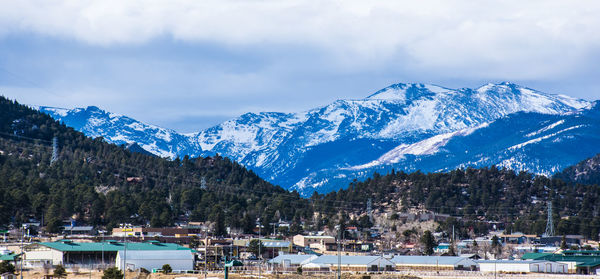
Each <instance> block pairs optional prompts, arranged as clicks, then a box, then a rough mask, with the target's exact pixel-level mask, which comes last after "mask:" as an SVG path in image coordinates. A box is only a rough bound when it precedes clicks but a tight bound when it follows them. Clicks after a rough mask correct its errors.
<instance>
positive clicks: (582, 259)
mask: <svg viewBox="0 0 600 279" xmlns="http://www.w3.org/2000/svg"><path fill="white" fill-rule="evenodd" d="M521 259H523V260H547V261H553V262H561V263H566V264H568V267H569V272H570V273H578V274H596V272H597V270H600V251H597V250H565V251H562V252H559V253H526V254H524V255H523V257H521Z"/></svg>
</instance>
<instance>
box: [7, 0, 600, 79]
mask: <svg viewBox="0 0 600 279" xmlns="http://www.w3.org/2000/svg"><path fill="white" fill-rule="evenodd" d="M2 2H4V3H2V7H3V9H2V10H1V11H0V23H1V24H2V26H3V27H4V28H3V31H2V32H3V33H4V34H10V33H13V32H17V33H19V32H34V33H38V34H42V35H47V36H57V37H61V38H68V39H75V40H80V41H82V42H85V43H88V44H93V45H100V46H112V45H123V44H143V43H145V42H148V41H150V40H153V39H155V38H157V37H161V36H170V37H172V38H173V39H175V40H182V41H186V42H196V43H203V42H210V43H216V44H221V45H224V46H227V47H240V46H242V47H248V46H263V45H271V46H272V45H301V46H308V47H312V48H316V49H321V50H322V51H324V53H326V55H327V56H328V57H330V59H331V60H332V61H333V62H334V63H336V65H340V66H344V67H343V68H345V69H357V68H360V69H359V70H364V67H370V68H373V69H376V68H378V67H382V66H385V65H387V62H388V61H389V60H390V59H392V60H393V59H399V57H402V63H405V64H406V65H408V66H409V67H411V68H414V69H415V70H422V71H429V70H431V69H438V70H440V71H448V72H451V73H456V71H454V70H455V69H456V68H457V67H461V66H462V70H463V71H462V72H461V74H463V75H465V74H467V75H476V76H480V77H482V78H486V77H491V76H497V75H505V76H508V77H511V78H512V77H514V78H521V79H528V78H539V77H546V78H548V77H555V76H557V75H561V74H564V73H565V72H571V71H574V70H575V69H574V68H576V67H577V65H578V63H579V62H581V60H582V59H585V57H586V53H588V52H590V51H592V50H594V49H597V48H598V47H599V46H598V44H599V42H600V32H597V27H598V26H600V17H598V16H597V15H598V14H600V4H599V3H598V2H596V1H516V0H509V1H469V0H464V1H463V0H460V1H459V0H437V1H360V0H358V1H353V0H346V1H341V0H338V1H329V0H321V1H298V0H291V1H280V0H261V1H240V0H213V1H211V0H206V1H184V0H172V1H156V0H132V1H120V0H104V1H2ZM519 64H521V65H527V66H526V67H521V66H518V65H519ZM556 65H560V67H556ZM515 69H521V70H516V71H515ZM482 71H483V72H482Z"/></svg>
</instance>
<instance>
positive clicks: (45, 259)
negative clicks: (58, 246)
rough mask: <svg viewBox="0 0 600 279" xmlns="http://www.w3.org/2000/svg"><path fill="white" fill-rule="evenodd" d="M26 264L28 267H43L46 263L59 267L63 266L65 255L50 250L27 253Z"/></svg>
mask: <svg viewBox="0 0 600 279" xmlns="http://www.w3.org/2000/svg"><path fill="white" fill-rule="evenodd" d="M24 262H25V264H26V265H28V266H42V265H43V264H44V263H49V264H51V265H59V264H63V253H62V252H61V251H58V250H54V249H50V248H47V250H46V249H44V250H34V251H25V258H24Z"/></svg>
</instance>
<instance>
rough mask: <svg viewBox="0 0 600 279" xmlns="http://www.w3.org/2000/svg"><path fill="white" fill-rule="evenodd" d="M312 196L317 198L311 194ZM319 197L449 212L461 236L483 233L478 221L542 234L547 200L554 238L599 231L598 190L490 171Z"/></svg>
mask: <svg viewBox="0 0 600 279" xmlns="http://www.w3.org/2000/svg"><path fill="white" fill-rule="evenodd" d="M312 198H313V199H315V200H317V201H318V200H319V199H320V198H319V197H318V196H316V195H315V196H313V197H312ZM322 198H323V201H327V200H329V201H345V202H346V203H349V204H356V203H359V202H366V200H367V199H369V198H371V199H372V201H373V204H374V205H376V207H375V208H378V209H379V210H386V209H388V210H390V209H391V210H392V212H403V211H405V210H406V209H409V208H421V209H429V210H431V211H434V212H438V213H445V214H449V215H451V216H453V217H457V218H462V220H463V221H465V223H466V224H465V225H464V226H461V228H460V233H462V234H464V235H466V234H467V232H468V230H469V229H471V228H472V229H474V230H475V232H476V233H477V232H478V230H479V232H481V231H483V230H486V229H487V228H486V227H485V226H483V227H482V226H481V224H480V223H481V222H479V221H483V220H486V221H497V222H499V223H502V224H506V230H507V231H509V232H510V231H521V232H525V233H536V234H542V233H543V232H544V229H545V226H546V210H547V203H546V202H547V201H548V200H549V201H552V204H553V213H554V216H553V217H554V224H556V226H557V227H556V232H557V233H558V234H560V235H562V234H583V235H585V236H587V237H591V238H594V239H597V238H598V232H599V231H600V216H599V215H600V214H599V213H600V187H598V186H593V185H581V184H577V185H572V184H568V183H565V182H564V181H562V180H560V179H556V178H554V179H549V178H546V177H544V176H534V175H532V174H529V173H526V172H520V173H515V172H514V171H512V170H505V169H497V168H495V167H491V168H483V169H466V170H454V171H451V172H449V173H430V174H424V173H421V172H415V173H411V174H407V173H404V172H392V173H391V174H389V175H385V176H381V175H377V174H376V175H375V176H374V177H373V178H371V179H368V180H366V181H364V182H355V183H352V184H351V185H350V187H349V188H348V189H346V190H340V191H338V192H337V193H331V194H328V195H326V196H324V197H322ZM317 204H318V202H317ZM316 207H317V208H318V206H316ZM356 209H357V210H360V208H356ZM392 216H393V215H392ZM392 218H393V217H392Z"/></svg>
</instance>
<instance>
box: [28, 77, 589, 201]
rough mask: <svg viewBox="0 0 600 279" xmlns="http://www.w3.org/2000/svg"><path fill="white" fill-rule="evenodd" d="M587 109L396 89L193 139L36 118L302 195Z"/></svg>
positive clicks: (79, 115) (528, 99)
mask: <svg viewBox="0 0 600 279" xmlns="http://www.w3.org/2000/svg"><path fill="white" fill-rule="evenodd" d="M588 105H589V102H587V101H584V100H578V99H574V98H570V97H567V96H563V95H552V94H547V93H542V92H539V91H536V90H532V89H528V88H524V87H520V86H518V85H515V84H511V83H500V84H487V85H484V86H482V87H479V88H477V89H468V88H462V89H449V88H444V87H440V86H435V85H425V84H395V85H392V86H389V87H387V88H384V89H382V90H380V91H377V92H375V93H374V94H372V95H370V96H368V97H366V98H364V99H359V100H338V101H335V102H333V103H331V104H329V105H326V106H322V107H318V108H315V109H312V110H309V111H305V112H299V113H277V112H263V113H247V114H244V115H242V116H240V117H237V118H235V119H232V120H229V121H226V122H224V123H222V124H219V125H217V126H214V127H211V128H209V129H206V130H204V131H201V132H199V133H196V134H191V135H181V134H177V133H175V132H174V131H171V130H167V129H162V128H159V127H156V126H152V125H145V124H142V123H139V122H137V121H135V120H133V119H130V118H127V117H124V116H115V115H113V114H110V113H106V112H102V111H99V110H97V108H94V107H91V109H90V108H87V109H75V110H71V111H66V110H59V109H52V108H44V107H40V110H41V111H44V112H47V113H49V114H51V115H52V116H53V117H55V118H57V119H59V120H61V121H64V122H65V123H66V124H67V125H70V126H73V127H75V128H76V129H78V130H81V131H83V132H84V133H86V134H88V135H90V136H103V137H104V138H105V139H107V140H108V141H110V142H115V143H124V142H137V143H138V144H139V145H140V146H142V147H143V148H144V149H146V150H148V151H150V152H152V153H154V154H158V155H160V156H165V155H166V156H175V155H179V156H182V155H186V154H187V155H191V156H198V155H210V154H214V153H219V154H221V155H223V156H227V157H230V158H232V159H234V160H236V161H238V162H240V163H242V164H243V165H245V166H246V167H248V168H250V169H252V170H254V171H255V172H257V173H258V174H259V175H261V176H262V177H264V178H266V179H267V180H270V181H271V182H274V183H276V184H279V185H281V186H283V187H286V188H293V189H297V190H299V191H301V192H303V193H305V194H310V193H311V192H312V191H313V190H317V191H319V192H327V191H330V190H335V189H338V188H342V187H345V186H347V185H348V182H349V179H351V178H352V177H362V176H361V174H363V176H364V175H366V174H369V173H370V172H372V170H374V169H381V168H382V166H388V165H394V164H396V163H398V162H399V161H400V159H399V158H405V157H407V156H408V157H410V156H415V158H416V159H420V157H421V156H430V155H434V154H437V153H438V151H439V149H440V148H442V147H445V146H447V144H448V143H449V142H451V141H452V139H453V138H455V137H458V136H463V137H464V136H469V135H471V134H473V133H476V132H477V131H480V130H482V129H484V128H486V125H491V123H492V122H494V121H495V120H497V119H502V118H503V117H505V116H507V115H509V114H512V113H516V112H534V113H541V114H545V115H561V114H564V113H566V112H569V111H573V110H577V109H582V108H584V107H586V106H588ZM89 111H92V112H89ZM505 132H507V131H505ZM507 134H510V133H507ZM515 149H518V148H515ZM588 157H589V155H588ZM464 163H468V162H464ZM490 163H497V162H491V161H490ZM506 164H507V165H508V162H507V163H506ZM515 164H516V163H515ZM513 165H514V164H513ZM513 165H511V166H513ZM540 168H541V169H542V172H546V171H547V170H548V169H547V168H546V166H540ZM437 169H444V167H442V166H440V167H439V168H437Z"/></svg>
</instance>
